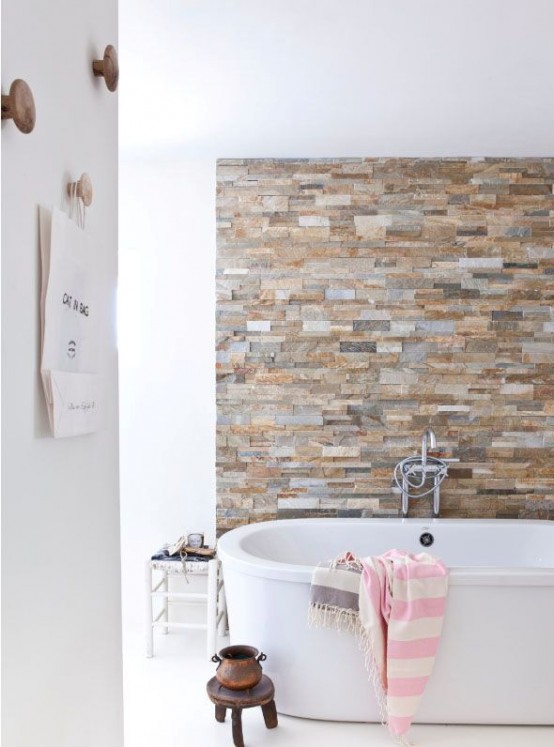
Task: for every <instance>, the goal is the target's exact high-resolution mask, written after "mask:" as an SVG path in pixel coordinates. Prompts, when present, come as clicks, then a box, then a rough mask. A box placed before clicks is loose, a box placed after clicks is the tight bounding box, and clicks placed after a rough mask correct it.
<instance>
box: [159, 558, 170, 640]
mask: <svg viewBox="0 0 554 747" xmlns="http://www.w3.org/2000/svg"><path fill="white" fill-rule="evenodd" d="M161 589H162V591H165V592H166V594H167V592H168V591H169V580H168V574H167V573H166V572H165V571H164V575H163V582H162V586H161ZM163 600H164V601H163V610H164V614H163V619H164V620H165V621H166V623H167V622H169V597H164V598H163ZM161 632H162V633H163V634H164V635H167V634H168V633H169V627H168V626H167V625H166V626H164V627H163V628H162V629H161Z"/></svg>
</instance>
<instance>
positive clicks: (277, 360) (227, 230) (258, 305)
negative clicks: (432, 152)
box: [217, 158, 554, 531]
mask: <svg viewBox="0 0 554 747" xmlns="http://www.w3.org/2000/svg"><path fill="white" fill-rule="evenodd" d="M553 183H554V159H551V158H549V159H535V158H533V159H466V158H460V159H440V160H439V159H404V158H401V159H392V158H391V159H371V158H355V159H331V160H329V159H306V160H273V159H263V160H221V161H219V162H218V167H217V224H218V259H217V414H218V424H217V516H218V520H217V521H218V529H219V530H220V531H225V530H227V529H229V528H232V527H234V526H237V525H240V524H244V523H248V522H253V521H261V520H266V519H273V518H282V517H283V518H284V517H286V518H290V517H297V516H298V517H300V516H396V515H398V512H399V503H400V500H399V495H398V491H397V490H396V489H393V487H392V472H393V468H394V465H395V464H396V462H397V461H399V460H400V459H402V458H404V457H406V456H409V455H411V454H415V453H417V451H418V450H419V444H420V439H421V434H422V432H423V431H424V430H425V429H426V428H427V427H428V426H432V427H433V428H434V430H435V432H436V434H437V437H438V441H439V446H442V447H445V448H446V449H447V451H448V452H449V453H450V454H451V455H452V456H455V457H458V458H459V459H460V463H459V464H458V465H455V466H454V467H452V468H451V470H450V476H449V478H448V480H447V481H446V482H445V483H443V487H442V515H443V516H455V517H533V518H554V463H553V460H552V457H553V447H554V312H553V305H552V303H553V297H554V282H553V281H554V194H553ZM412 509H413V513H414V514H415V515H422V516H425V515H428V514H429V510H430V502H429V499H421V500H419V501H416V502H415V503H413V504H412Z"/></svg>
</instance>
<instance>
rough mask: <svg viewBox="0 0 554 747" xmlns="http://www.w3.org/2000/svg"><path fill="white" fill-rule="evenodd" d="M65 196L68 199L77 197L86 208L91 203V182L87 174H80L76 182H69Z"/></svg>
mask: <svg viewBox="0 0 554 747" xmlns="http://www.w3.org/2000/svg"><path fill="white" fill-rule="evenodd" d="M67 194H68V195H69V196H70V197H73V195H77V197H78V198H79V199H80V200H82V201H83V205H85V206H86V207H88V206H89V205H90V204H91V203H92V182H91V180H90V176H89V175H88V174H81V178H80V179H79V181H78V182H69V184H68V185H67Z"/></svg>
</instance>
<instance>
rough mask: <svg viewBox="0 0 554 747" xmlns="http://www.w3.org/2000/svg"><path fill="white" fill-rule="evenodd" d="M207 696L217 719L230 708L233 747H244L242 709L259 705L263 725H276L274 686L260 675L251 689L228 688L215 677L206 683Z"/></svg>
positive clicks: (223, 715) (223, 719)
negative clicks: (213, 704)
mask: <svg viewBox="0 0 554 747" xmlns="http://www.w3.org/2000/svg"><path fill="white" fill-rule="evenodd" d="M206 690H207V691H208V697H209V698H210V700H211V701H212V703H215V717H216V720H217V721H225V712H226V710H227V708H230V709H231V720H232V723H233V743H234V745H235V747H244V741H243V738H242V709H243V708H252V707H253V706H261V707H262V713H263V715H264V721H265V725H266V726H267V728H268V729H274V728H275V727H276V726H277V709H276V708H275V701H274V700H273V698H274V697H275V688H274V687H273V682H272V681H271V680H270V679H269V677H266V676H265V674H264V675H262V679H261V680H260V682H258V684H257V685H256V687H253V688H252V689H251V690H228V689H227V688H226V687H223V686H222V685H220V684H219V682H218V681H217V679H216V678H215V677H212V679H211V680H210V681H209V682H208V684H207V685H206Z"/></svg>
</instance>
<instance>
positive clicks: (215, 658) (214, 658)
mask: <svg viewBox="0 0 554 747" xmlns="http://www.w3.org/2000/svg"><path fill="white" fill-rule="evenodd" d="M212 661H213V663H214V664H221V662H222V661H223V659H221V658H220V657H219V656H218V655H217V654H214V655H213V656H212ZM218 669H219V667H218Z"/></svg>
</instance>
